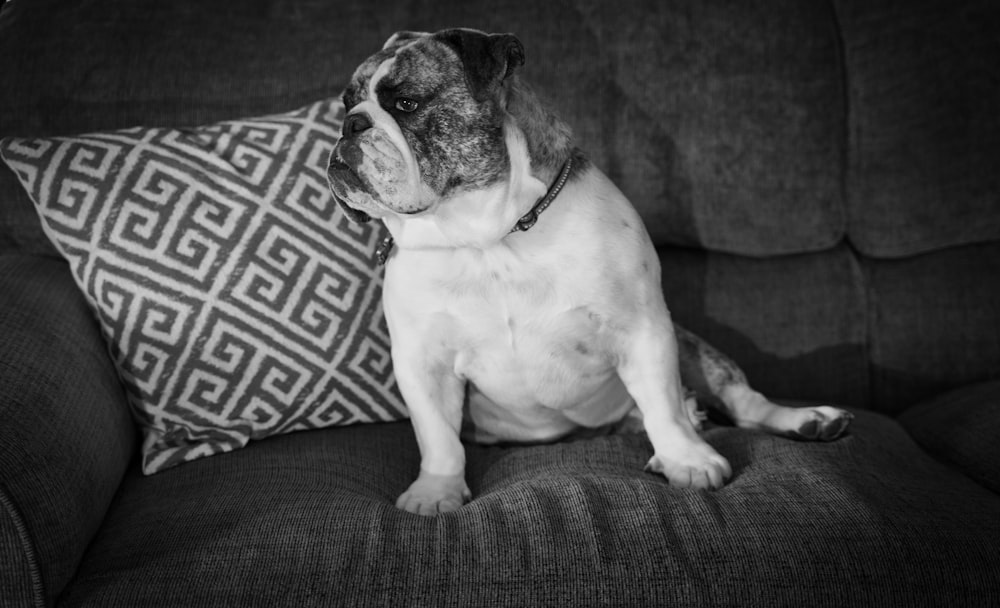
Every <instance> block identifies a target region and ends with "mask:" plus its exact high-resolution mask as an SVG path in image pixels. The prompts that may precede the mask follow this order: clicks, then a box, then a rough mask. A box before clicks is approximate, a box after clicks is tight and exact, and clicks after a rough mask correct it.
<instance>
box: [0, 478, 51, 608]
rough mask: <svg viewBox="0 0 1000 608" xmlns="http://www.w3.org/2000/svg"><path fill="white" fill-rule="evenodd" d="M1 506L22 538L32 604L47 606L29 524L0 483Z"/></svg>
mask: <svg viewBox="0 0 1000 608" xmlns="http://www.w3.org/2000/svg"><path fill="white" fill-rule="evenodd" d="M0 506H3V510H4V511H5V512H6V513H7V516H8V517H9V518H10V521H11V522H12V523H13V524H14V529H15V530H17V535H18V537H19V538H20V540H21V550H22V551H23V552H24V557H25V559H26V560H27V562H28V572H29V573H30V576H31V590H32V592H33V596H34V597H33V598H32V600H33V601H32V604H33V605H34V606H36V607H37V608H45V586H44V585H43V584H42V573H41V572H40V571H39V569H38V559H37V556H36V553H35V544H34V543H33V542H32V540H31V534H30V533H29V531H28V526H27V525H26V524H25V523H24V518H23V517H21V512H20V510H19V509H18V508H17V505H16V504H14V501H13V500H12V499H11V498H10V495H9V494H8V492H7V488H6V487H4V486H2V485H0Z"/></svg>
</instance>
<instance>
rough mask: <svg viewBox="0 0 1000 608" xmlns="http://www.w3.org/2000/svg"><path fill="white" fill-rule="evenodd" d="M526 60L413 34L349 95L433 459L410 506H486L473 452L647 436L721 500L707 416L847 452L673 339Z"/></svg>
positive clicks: (354, 185)
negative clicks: (578, 437)
mask: <svg viewBox="0 0 1000 608" xmlns="http://www.w3.org/2000/svg"><path fill="white" fill-rule="evenodd" d="M524 61H525V55H524V47H523V46H522V44H521V43H520V42H519V41H518V39H517V38H516V37H514V36H513V35H510V34H487V33H484V32H480V31H475V30H469V29H449V30H444V31H439V32H437V33H414V32H400V33H397V34H395V35H393V36H392V37H391V38H389V40H388V41H387V42H386V43H385V45H384V46H383V48H382V50H380V51H379V52H377V53H375V54H374V55H372V56H371V57H370V58H369V59H367V60H366V61H364V62H363V63H362V64H361V65H360V66H359V67H358V68H357V70H356V71H355V73H354V75H353V77H352V79H351V82H350V85H349V86H348V87H347V89H346V90H345V93H344V105H345V106H346V115H345V118H344V123H343V133H342V139H341V140H340V141H339V142H338V144H337V145H336V148H335V149H334V150H333V153H332V154H331V157H330V162H329V170H328V174H329V180H330V187H331V190H332V192H333V194H334V198H335V199H336V201H337V203H338V204H339V205H341V206H342V207H343V209H344V212H345V213H346V214H347V216H348V217H350V218H351V219H352V220H355V221H358V222H366V221H369V220H371V219H372V218H375V219H378V220H380V221H382V222H383V223H384V224H385V226H386V227H387V228H388V232H389V234H390V235H391V236H390V237H388V238H387V239H386V242H384V243H383V246H382V252H381V256H382V257H383V258H384V260H383V261H385V263H386V264H385V284H384V290H383V305H384V309H385V316H386V320H387V323H388V328H389V333H390V338H391V343H392V361H393V367H394V371H395V374H396V379H397V382H398V384H399V388H400V391H401V393H402V395H403V398H404V400H405V401H406V404H407V407H408V409H409V412H410V416H411V419H412V424H413V429H414V433H415V435H416V439H417V443H418V445H419V448H420V455H421V461H420V473H419V475H418V476H417V479H416V480H415V481H414V482H413V483H412V485H410V486H409V489H407V490H406V491H405V492H404V493H403V494H402V495H401V496H400V497H399V499H398V501H397V506H398V507H399V508H401V509H405V510H407V511H410V512H412V513H418V514H422V515H433V514H437V513H443V512H447V511H452V510H455V509H458V508H459V507H461V506H462V505H463V504H464V503H465V502H466V501H467V500H469V498H470V493H469V488H468V486H467V485H466V482H465V476H464V469H465V451H464V449H463V444H462V441H463V439H464V440H466V441H475V442H479V443H487V444H490V443H500V442H503V443H509V442H514V443H538V442H550V441H555V440H559V439H562V438H566V437H569V436H571V435H574V434H577V433H580V432H581V431H583V432H587V431H591V432H603V431H606V430H608V429H616V428H624V427H629V426H632V423H633V422H635V421H638V420H641V426H642V428H643V429H644V430H645V432H646V433H647V435H648V437H649V441H650V443H651V444H652V448H653V454H652V456H651V457H650V459H649V462H648V464H647V465H646V469H647V470H649V471H652V472H654V473H657V474H660V475H662V476H664V477H665V478H666V479H667V480H668V482H669V483H670V484H671V485H673V486H676V487H680V488H688V487H690V488H703V489H715V488H720V487H722V486H723V485H724V483H725V482H726V481H727V480H728V479H729V478H730V476H731V475H732V469H731V467H730V465H729V462H728V461H727V460H726V458H724V457H723V456H722V455H720V454H719V453H718V452H717V451H716V450H715V449H714V448H713V447H712V446H710V445H709V444H708V443H707V442H706V441H705V440H704V439H703V438H702V437H701V435H700V434H699V430H700V425H701V422H702V418H703V415H702V414H701V413H700V412H699V411H698V410H697V408H696V398H697V399H698V400H700V401H702V402H706V403H708V404H712V405H714V406H715V407H716V408H718V409H719V410H720V411H721V412H722V413H724V415H725V416H726V417H727V418H728V419H730V420H731V421H732V422H733V423H735V424H736V425H738V426H740V427H745V428H750V429H761V430H764V431H767V432H770V433H775V434H780V435H785V436H790V437H795V438H799V439H805V440H823V441H826V440H833V439H836V438H837V437H840V436H841V435H842V434H843V433H844V431H845V429H846V428H847V427H848V424H849V422H850V420H851V414H850V413H849V412H846V411H844V410H841V409H837V408H833V407H828V406H817V407H804V408H791V407H784V406H781V405H777V404H775V403H772V402H771V401H769V400H768V399H767V398H765V397H764V396H763V395H761V394H760V393H758V392H757V391H755V390H754V389H752V388H751V387H750V385H749V384H748V383H747V379H746V377H745V375H744V374H743V373H742V372H741V371H740V369H739V367H738V366H737V365H736V364H734V363H733V362H732V361H731V360H730V359H729V358H727V357H725V356H724V355H722V354H721V353H720V352H719V351H717V350H716V349H714V348H712V347H711V346H709V345H708V344H706V343H705V342H704V341H703V340H701V339H699V338H698V337H697V336H695V335H693V334H691V333H690V332H688V331H685V330H683V329H682V328H680V327H678V326H677V325H675V324H673V323H672V322H671V318H670V313H669V311H668V309H667V306H666V304H665V303H664V296H663V293H662V287H661V280H660V279H661V276H660V265H659V260H658V257H657V253H656V251H655V250H654V248H653V244H652V242H651V240H650V237H649V235H648V233H647V232H646V230H645V228H644V226H643V223H642V220H641V219H640V217H639V215H638V214H637V212H636V211H635V209H634V208H633V207H632V205H631V204H630V203H629V201H628V200H627V199H626V197H625V196H624V195H623V194H622V193H621V192H620V191H619V190H618V188H616V187H615V185H614V184H613V183H612V182H611V181H610V180H609V179H608V178H607V177H606V176H605V175H604V174H603V173H602V172H601V171H600V170H599V169H598V168H597V167H595V166H594V165H593V164H592V163H590V162H589V161H588V160H587V158H586V157H585V156H584V155H583V154H582V153H581V151H580V150H579V149H578V148H576V147H574V144H573V139H572V134H571V131H570V129H569V127H567V126H566V124H565V123H563V122H562V121H560V120H559V119H558V118H557V117H556V116H554V115H553V113H552V112H551V111H550V110H549V109H548V108H547V107H546V106H545V105H543V104H542V103H540V102H539V100H538V98H537V97H536V96H535V95H534V94H533V93H532V91H531V90H530V89H529V88H528V87H527V86H526V84H525V83H524V82H522V80H521V78H520V77H519V74H518V68H519V67H520V66H522V65H523V64H524ZM688 390H690V391H691V392H688Z"/></svg>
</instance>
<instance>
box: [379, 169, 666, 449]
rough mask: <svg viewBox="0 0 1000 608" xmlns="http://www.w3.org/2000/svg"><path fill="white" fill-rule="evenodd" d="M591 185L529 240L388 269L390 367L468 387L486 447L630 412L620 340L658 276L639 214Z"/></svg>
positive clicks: (430, 255)
mask: <svg viewBox="0 0 1000 608" xmlns="http://www.w3.org/2000/svg"><path fill="white" fill-rule="evenodd" d="M600 177H601V178H603V176H600ZM604 183H605V181H604V180H603V179H601V180H598V185H603V184H604ZM594 185H595V184H590V188H589V189H587V195H586V196H577V197H575V198H569V196H572V191H571V192H567V193H565V194H564V196H565V197H566V200H560V201H559V202H558V203H557V204H556V205H554V206H553V208H552V209H551V210H550V211H549V212H547V213H546V215H545V216H543V220H542V221H540V222H539V223H538V225H537V226H536V227H535V228H533V229H532V230H531V231H530V232H526V233H516V234H512V235H509V236H507V237H506V238H504V239H502V240H501V241H500V242H498V243H497V244H495V245H493V246H491V247H459V248H440V249H434V248H430V249H420V250H410V251H402V252H399V253H398V255H397V256H396V258H395V259H394V260H393V261H392V262H391V263H390V264H389V266H388V267H387V270H386V280H385V298H384V300H385V311H386V317H387V319H388V322H389V329H390V333H391V336H392V342H393V359H394V363H395V364H396V365H397V366H399V365H400V364H401V363H402V364H403V365H408V366H413V365H416V366H418V367H420V368H422V369H421V370H420V371H419V373H420V374H427V375H430V376H439V375H441V374H449V375H451V377H453V378H457V379H458V380H460V381H462V382H464V383H465V386H466V388H467V395H466V407H467V411H466V415H467V418H468V420H467V422H468V421H469V420H471V422H472V428H474V431H475V432H474V438H475V439H476V440H478V441H481V442H490V441H542V440H552V439H556V438H558V437H560V436H562V435H565V434H567V433H569V432H571V431H573V430H574V429H576V428H578V427H580V426H583V427H596V426H602V425H606V424H610V423H613V422H616V421H618V420H620V419H621V418H622V417H623V416H624V415H625V414H626V413H627V412H628V411H629V409H630V408H631V400H630V398H629V395H628V393H627V392H626V391H625V389H624V386H623V385H622V383H621V381H620V379H619V378H618V374H617V366H618V363H619V360H618V359H619V356H620V353H621V352H622V344H621V341H622V340H624V339H625V336H626V334H627V330H628V325H629V323H630V320H632V319H635V318H637V317H639V316H643V314H642V312H643V309H645V308H647V307H648V306H649V305H650V304H649V302H648V300H649V298H650V294H653V293H654V292H655V294H654V295H655V298H654V300H655V299H656V298H659V301H661V302H662V297H661V296H660V295H659V281H658V277H659V271H658V266H657V264H656V259H655V253H654V252H653V251H652V247H651V246H650V245H649V243H648V237H646V235H645V232H644V230H643V228H642V226H641V223H640V222H639V219H638V217H637V216H636V215H635V213H634V210H632V209H631V206H629V205H628V204H627V203H626V202H625V201H624V198H623V197H621V195H620V193H618V192H617V190H614V189H613V186H610V183H608V186H610V188H612V190H609V191H608V192H606V193H604V194H606V196H601V194H602V192H601V191H600V189H599V188H594ZM579 187H586V184H581V185H579V186H577V188H579ZM573 190H576V188H574V189H573ZM566 195H569V196H566ZM561 199H562V197H561ZM621 203H624V204H621ZM417 359H419V361H417ZM404 396H405V395H404ZM467 430H468V427H467Z"/></svg>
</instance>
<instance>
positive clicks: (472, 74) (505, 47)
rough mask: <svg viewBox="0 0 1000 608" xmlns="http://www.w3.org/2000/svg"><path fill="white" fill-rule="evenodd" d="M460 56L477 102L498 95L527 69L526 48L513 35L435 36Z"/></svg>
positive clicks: (464, 31) (444, 33)
mask: <svg viewBox="0 0 1000 608" xmlns="http://www.w3.org/2000/svg"><path fill="white" fill-rule="evenodd" d="M434 37H435V38H437V39H438V40H440V41H442V42H444V43H445V44H447V45H448V46H450V47H451V48H453V49H455V52H456V53H458V58H459V59H461V61H462V67H463V68H464V69H465V80H466V83H468V85H469V90H470V91H471V92H472V97H473V98H474V99H475V100H476V101H485V100H486V99H488V98H489V97H490V96H491V95H493V94H495V93H496V92H497V91H498V90H499V88H500V85H501V84H502V83H503V81H504V80H506V79H507V77H508V76H510V75H511V74H512V73H513V72H514V70H515V69H516V68H518V67H520V66H522V65H524V45H522V44H521V41H520V40H518V39H517V37H516V36H514V35H513V34H487V33H485V32H480V31H477V30H469V29H453V30H444V31H441V32H438V33H437V34H435V35H434Z"/></svg>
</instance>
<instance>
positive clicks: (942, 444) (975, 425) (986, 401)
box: [899, 382, 1000, 494]
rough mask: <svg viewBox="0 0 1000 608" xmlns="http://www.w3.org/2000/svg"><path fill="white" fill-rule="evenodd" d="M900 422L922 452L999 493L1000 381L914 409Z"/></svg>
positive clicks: (901, 417) (926, 403) (971, 388)
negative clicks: (928, 453) (921, 448)
mask: <svg viewBox="0 0 1000 608" xmlns="http://www.w3.org/2000/svg"><path fill="white" fill-rule="evenodd" d="M899 422H900V423H902V424H903V426H904V427H905V428H906V430H907V431H909V433H910V434H911V435H913V437H914V439H916V440H917V443H919V444H920V445H921V446H922V447H923V448H924V449H925V450H927V451H928V452H930V453H931V454H933V455H934V456H935V457H937V458H938V459H940V460H943V461H944V462H947V463H948V464H951V465H953V466H955V467H956V468H958V469H959V470H960V471H962V472H963V473H965V474H966V475H968V476H969V477H971V478H972V479H975V480H976V481H978V482H979V483H981V484H982V485H984V486H986V487H987V488H989V489H991V490H993V491H994V492H996V493H997V494H1000V442H998V441H997V438H1000V382H986V383H983V384H976V385H973V386H968V387H964V388H961V389H958V390H955V391H951V392H949V393H946V394H944V395H941V396H939V397H937V398H935V399H931V400H929V401H926V402H924V403H921V404H919V405H916V406H913V407H911V408H910V409H908V410H906V411H905V412H903V414H902V415H900V416H899Z"/></svg>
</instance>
